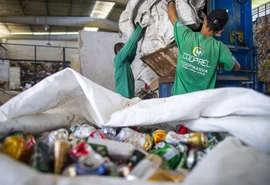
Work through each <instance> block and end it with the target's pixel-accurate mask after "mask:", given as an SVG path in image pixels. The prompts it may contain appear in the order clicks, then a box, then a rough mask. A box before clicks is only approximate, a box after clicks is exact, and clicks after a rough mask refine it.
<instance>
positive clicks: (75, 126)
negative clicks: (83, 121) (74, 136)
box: [69, 123, 81, 133]
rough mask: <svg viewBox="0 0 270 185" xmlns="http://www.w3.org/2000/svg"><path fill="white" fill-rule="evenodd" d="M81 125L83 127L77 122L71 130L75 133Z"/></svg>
mask: <svg viewBox="0 0 270 185" xmlns="http://www.w3.org/2000/svg"><path fill="white" fill-rule="evenodd" d="M80 127H81V125H80V124H77V123H76V124H74V125H72V126H71V127H70V129H69V130H70V132H71V133H74V132H75V131H76V130H80Z"/></svg>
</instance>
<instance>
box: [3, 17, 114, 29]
mask: <svg viewBox="0 0 270 185" xmlns="http://www.w3.org/2000/svg"><path fill="white" fill-rule="evenodd" d="M0 22H3V23H16V24H29V25H45V24H47V25H50V26H80V27H97V28H100V29H105V30H111V31H115V32H117V31H118V30H119V29H118V22H116V21H111V20H107V19H98V18H92V17H53V16H49V17H46V16H6V17H0Z"/></svg>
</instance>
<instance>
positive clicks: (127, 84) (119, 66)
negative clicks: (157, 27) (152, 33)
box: [114, 25, 143, 98]
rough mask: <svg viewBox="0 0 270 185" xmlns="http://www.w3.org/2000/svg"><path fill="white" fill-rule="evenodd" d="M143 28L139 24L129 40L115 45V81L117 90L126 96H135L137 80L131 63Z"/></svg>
mask: <svg viewBox="0 0 270 185" xmlns="http://www.w3.org/2000/svg"><path fill="white" fill-rule="evenodd" d="M142 30H143V28H142V27H141V26H140V25H138V26H137V27H136V29H135V31H134V32H133V33H132V35H131V36H130V38H129V39H128V41H127V42H126V43H125V44H124V43H117V44H115V46H114V53H115V54H116V56H115V58H114V81H115V92H116V93H119V94H121V95H122V96H123V97H126V98H133V97H134V91H135V84H134V83H135V82H134V76H133V73H132V69H131V67H130V65H131V63H132V62H133V61H134V59H135V56H136V51H137V42H138V41H139V39H140V36H141V33H142Z"/></svg>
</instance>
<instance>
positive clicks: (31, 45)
mask: <svg viewBox="0 0 270 185" xmlns="http://www.w3.org/2000/svg"><path fill="white" fill-rule="evenodd" d="M2 44H4V45H13V46H37V47H45V48H47V47H49V48H63V47H62V46H44V45H33V44H13V43H2ZM65 48H68V49H78V48H77V47H66V46H65Z"/></svg>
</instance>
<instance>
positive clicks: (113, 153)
mask: <svg viewBox="0 0 270 185" xmlns="http://www.w3.org/2000/svg"><path fill="white" fill-rule="evenodd" d="M87 143H88V144H90V145H93V144H95V145H104V146H106V148H107V150H108V152H109V155H110V157H111V158H112V159H113V160H128V159H129V157H130V155H131V153H132V152H133V150H134V146H133V145H132V144H130V143H122V142H119V141H113V140H105V139H93V138H91V137H89V138H88V139H87Z"/></svg>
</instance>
